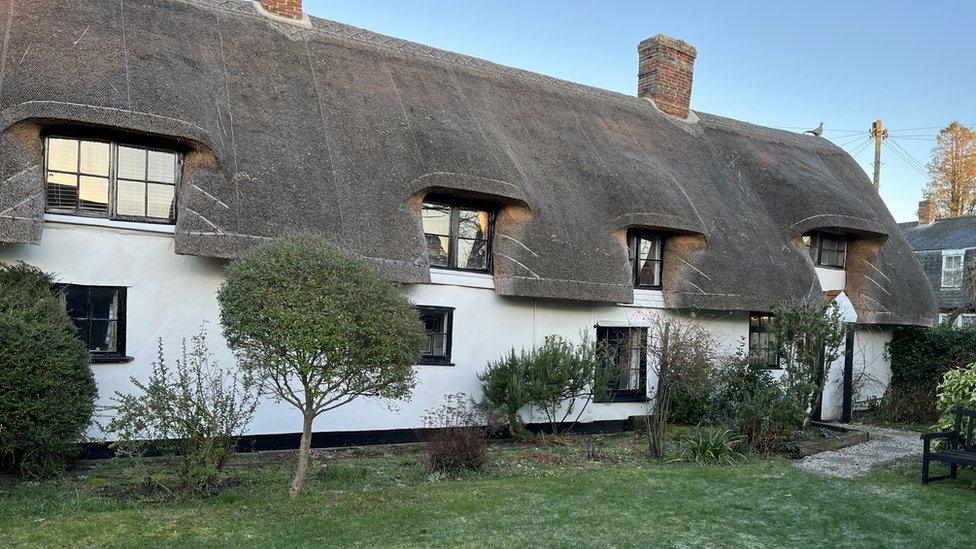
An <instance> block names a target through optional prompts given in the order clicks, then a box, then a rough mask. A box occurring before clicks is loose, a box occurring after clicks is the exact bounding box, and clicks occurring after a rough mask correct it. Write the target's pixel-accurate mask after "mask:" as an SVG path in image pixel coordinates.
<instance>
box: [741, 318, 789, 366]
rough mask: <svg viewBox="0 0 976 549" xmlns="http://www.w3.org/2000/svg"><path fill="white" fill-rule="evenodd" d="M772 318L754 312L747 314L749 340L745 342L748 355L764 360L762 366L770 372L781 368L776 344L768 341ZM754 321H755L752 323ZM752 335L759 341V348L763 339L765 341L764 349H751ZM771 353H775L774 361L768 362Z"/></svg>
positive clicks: (770, 337)
mask: <svg viewBox="0 0 976 549" xmlns="http://www.w3.org/2000/svg"><path fill="white" fill-rule="evenodd" d="M773 318H774V317H773V315H772V313H763V312H756V311H754V312H751V313H749V338H748V339H747V340H746V341H747V343H748V344H749V354H750V355H752V356H754V357H760V358H765V359H766V360H765V361H764V362H765V364H764V365H765V366H766V368H769V369H770V370H781V369H782V368H783V366H782V364H781V363H780V356H779V353H778V352H777V351H776V347H775V345H776V344H775V343H771V342H770V341H769V340H770V339H772V335H771V334H770V331H769V325H770V324H772V322H773ZM754 320H756V321H755V322H753V321H754ZM753 334H756V335H757V339H759V342H760V343H759V344H760V346H761V345H763V343H762V340H763V339H766V340H767V341H766V343H765V345H766V346H767V347H766V348H765V349H754V348H753V344H752V335H753ZM769 345H772V347H769ZM773 353H775V357H776V361H775V362H770V361H769V357H770V354H773Z"/></svg>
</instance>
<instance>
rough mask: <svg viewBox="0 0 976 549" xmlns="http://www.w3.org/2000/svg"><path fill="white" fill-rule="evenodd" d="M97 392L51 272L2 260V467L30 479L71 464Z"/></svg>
mask: <svg viewBox="0 0 976 549" xmlns="http://www.w3.org/2000/svg"><path fill="white" fill-rule="evenodd" d="M97 394H98V393H97V389H96V387H95V378H94V375H93V374H92V370H91V366H90V357H89V354H88V351H87V349H85V345H84V344H83V343H82V342H81V341H80V340H79V339H78V336H77V329H76V328H75V326H74V324H73V323H72V322H71V319H70V318H68V315H67V313H65V310H64V306H63V305H62V303H61V301H60V299H59V298H58V296H57V295H56V293H55V292H54V291H52V280H51V277H50V276H49V275H47V274H45V273H43V272H41V271H40V270H38V269H36V268H34V267H31V266H28V265H24V264H17V265H4V264H2V263H0V467H2V468H3V469H4V470H8V471H13V472H16V473H19V474H21V475H23V476H27V477H43V476H49V475H51V474H54V473H57V472H58V471H61V470H63V469H65V468H67V467H69V466H70V465H71V464H72V463H73V462H74V460H75V459H76V458H77V457H78V444H77V443H78V442H80V441H81V440H82V439H83V437H84V432H85V429H86V428H87V427H88V425H89V424H90V423H91V419H92V413H93V412H94V409H95V398H96V397H97Z"/></svg>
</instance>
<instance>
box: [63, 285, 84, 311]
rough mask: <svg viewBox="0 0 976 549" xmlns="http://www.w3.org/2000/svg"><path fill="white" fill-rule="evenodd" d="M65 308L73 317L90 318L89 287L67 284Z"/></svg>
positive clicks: (65, 288)
mask: <svg viewBox="0 0 976 549" xmlns="http://www.w3.org/2000/svg"><path fill="white" fill-rule="evenodd" d="M64 309H65V310H66V311H67V312H68V316H70V317H72V318H88V287H87V286H65V287H64Z"/></svg>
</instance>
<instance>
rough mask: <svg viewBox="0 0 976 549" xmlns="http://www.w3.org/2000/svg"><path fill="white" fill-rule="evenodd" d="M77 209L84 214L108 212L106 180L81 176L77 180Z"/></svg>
mask: <svg viewBox="0 0 976 549" xmlns="http://www.w3.org/2000/svg"><path fill="white" fill-rule="evenodd" d="M78 179H79V180H78V198H79V199H80V200H79V202H78V209H79V210H82V211H86V212H98V213H105V212H108V179H106V178H104V177H91V176H87V175H83V176H81V177H79V178H78Z"/></svg>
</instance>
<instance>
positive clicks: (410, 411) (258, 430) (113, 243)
mask: <svg viewBox="0 0 976 549" xmlns="http://www.w3.org/2000/svg"><path fill="white" fill-rule="evenodd" d="M62 221H64V220H60V221H59V222H50V221H49V222H48V223H46V225H45V228H44V235H43V239H42V242H41V244H40V245H39V246H29V245H12V244H0V261H2V262H6V263H10V262H14V261H24V262H26V263H29V264H31V265H35V266H37V267H39V268H41V269H43V270H45V271H47V272H50V273H53V274H54V275H55V277H56V278H57V280H58V281H60V282H65V283H72V284H90V285H118V286H126V287H128V292H127V301H128V307H127V321H126V353H127V354H128V355H130V356H132V357H134V360H133V361H132V362H130V363H127V364H95V365H93V366H92V369H93V370H94V372H95V377H96V380H97V382H98V388H99V404H100V405H109V404H111V397H112V396H113V395H114V393H115V392H116V391H122V392H126V391H129V390H131V387H132V386H131V383H130V381H129V378H130V377H136V378H140V379H145V378H146V377H147V376H148V374H149V372H150V365H151V363H152V361H153V360H154V359H155V356H156V340H157V339H158V338H162V339H163V342H164V344H165V346H166V349H167V355H168V356H169V357H174V356H175V352H176V350H177V346H178V345H179V342H180V340H181V339H182V338H189V337H191V336H193V335H194V334H195V333H196V332H197V330H198V329H199V328H200V326H201V325H202V324H203V323H204V322H206V323H207V326H208V329H209V331H210V351H211V352H212V353H213V355H214V357H215V358H216V360H217V361H218V362H220V363H221V364H224V365H231V364H233V363H234V358H233V355H232V354H231V352H230V351H229V350H228V349H227V347H226V345H225V344H224V342H223V338H222V337H220V325H219V312H218V307H217V302H216V292H217V288H218V287H219V285H220V283H221V282H222V280H223V269H224V267H225V266H226V262H225V261H221V260H214V259H207V258H200V257H193V256H181V255H177V254H176V253H174V248H173V240H172V235H170V234H164V233H152V232H146V231H143V230H130V229H119V228H106V227H101V226H91V225H77V224H69V223H64V222H62ZM432 279H433V281H434V283H432V284H420V285H412V286H408V289H407V291H408V294H409V297H410V299H411V300H412V301H413V302H414V303H416V304H418V305H442V306H450V307H454V308H455V312H454V332H453V337H454V341H453V353H452V355H453V356H452V359H453V362H454V363H455V365H454V366H417V367H416V371H417V377H418V386H417V389H416V390H415V392H414V396H413V399H412V400H411V401H408V402H399V403H392V404H393V407H392V408H391V406H390V404H391V403H386V402H380V401H375V400H360V401H355V402H353V403H351V404H349V405H346V406H344V407H341V408H339V409H337V410H334V411H332V412H328V413H326V414H324V415H323V416H321V417H320V418H318V419H317V420H316V423H315V425H314V430H315V431H359V430H380V429H401V428H415V427H421V426H422V420H421V418H422V416H423V414H424V412H425V411H426V410H427V409H429V408H432V407H434V406H437V405H439V404H441V403H442V402H443V395H445V394H448V393H457V392H464V393H467V394H468V395H471V396H474V397H477V396H479V395H478V392H479V383H478V379H477V374H478V372H480V371H482V370H483V369H484V367H485V365H486V363H487V362H488V361H489V360H493V359H496V358H498V357H500V356H501V355H502V354H503V353H504V352H505V351H507V350H508V349H510V348H512V347H516V348H519V347H526V348H528V347H531V346H533V345H537V344H539V343H541V342H542V340H543V339H544V338H545V336H546V335H549V334H560V335H562V336H564V337H568V338H573V339H577V338H579V337H580V335H581V334H582V333H583V332H586V333H588V334H589V335H590V337H595V328H594V327H595V326H596V325H598V324H602V325H626V324H630V325H635V326H640V325H647V324H648V323H649V319H650V318H651V317H652V316H653V315H658V314H677V313H674V312H672V311H666V310H663V309H662V307H663V299H662V297H661V294H660V292H652V291H638V292H637V296H636V300H635V304H634V305H609V304H593V303H588V302H573V301H565V300H543V299H523V298H508V297H500V296H497V295H496V294H495V292H494V290H493V289H492V286H493V284H492V281H491V277H490V276H487V275H464V274H459V273H452V272H435V273H433V275H432ZM699 318H700V319H701V320H702V321H703V323H704V324H705V326H706V328H707V329H708V330H709V331H710V332H711V333H712V335H713V336H714V337H715V338H716V340H717V341H718V343H719V346H720V349H719V351H720V353H722V354H732V353H734V352H735V351H736V350H738V349H740V348H741V347H742V345H743V344H744V342H745V341H746V339H747V336H748V314H747V313H745V312H734V313H733V312H704V313H699ZM865 341H866V342H871V343H870V344H871V345H874V346H876V344H875V343H874V341H875V340H874V339H870V338H866V339H865ZM170 360H172V358H171V359H170ZM882 369H883V368H882ZM872 371H873V370H872ZM887 371H888V372H890V368H889V369H888V370H887ZM879 375H880V377H884V372H881V373H880V374H879ZM887 375H890V374H887ZM654 382H655V380H654V377H653V375H651V376H650V379H649V380H648V386H649V387H653V386H654ZM647 411H648V409H647V405H646V404H642V403H613V404H590V405H589V407H587V409H586V411H585V413H584V414H583V416H582V421H594V420H607V419H626V418H627V417H629V416H631V415H635V414H642V413H646V412H647ZM574 416H575V414H574ZM541 419H542V418H541V417H539V416H534V417H533V418H532V420H534V421H538V420H541ZM300 426H301V423H300V418H299V414H298V412H297V411H295V410H293V409H292V408H290V407H289V406H288V405H285V404H276V403H273V402H265V403H263V404H262V405H261V407H260V408H259V409H258V412H257V414H256V416H255V418H254V421H253V423H252V424H251V426H250V428H249V432H250V433H252V434H271V433H293V432H297V431H299V430H300ZM91 434H92V435H93V436H96V437H97V436H99V435H100V433H98V432H97V431H96V430H95V429H94V428H93V430H92V432H91Z"/></svg>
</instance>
